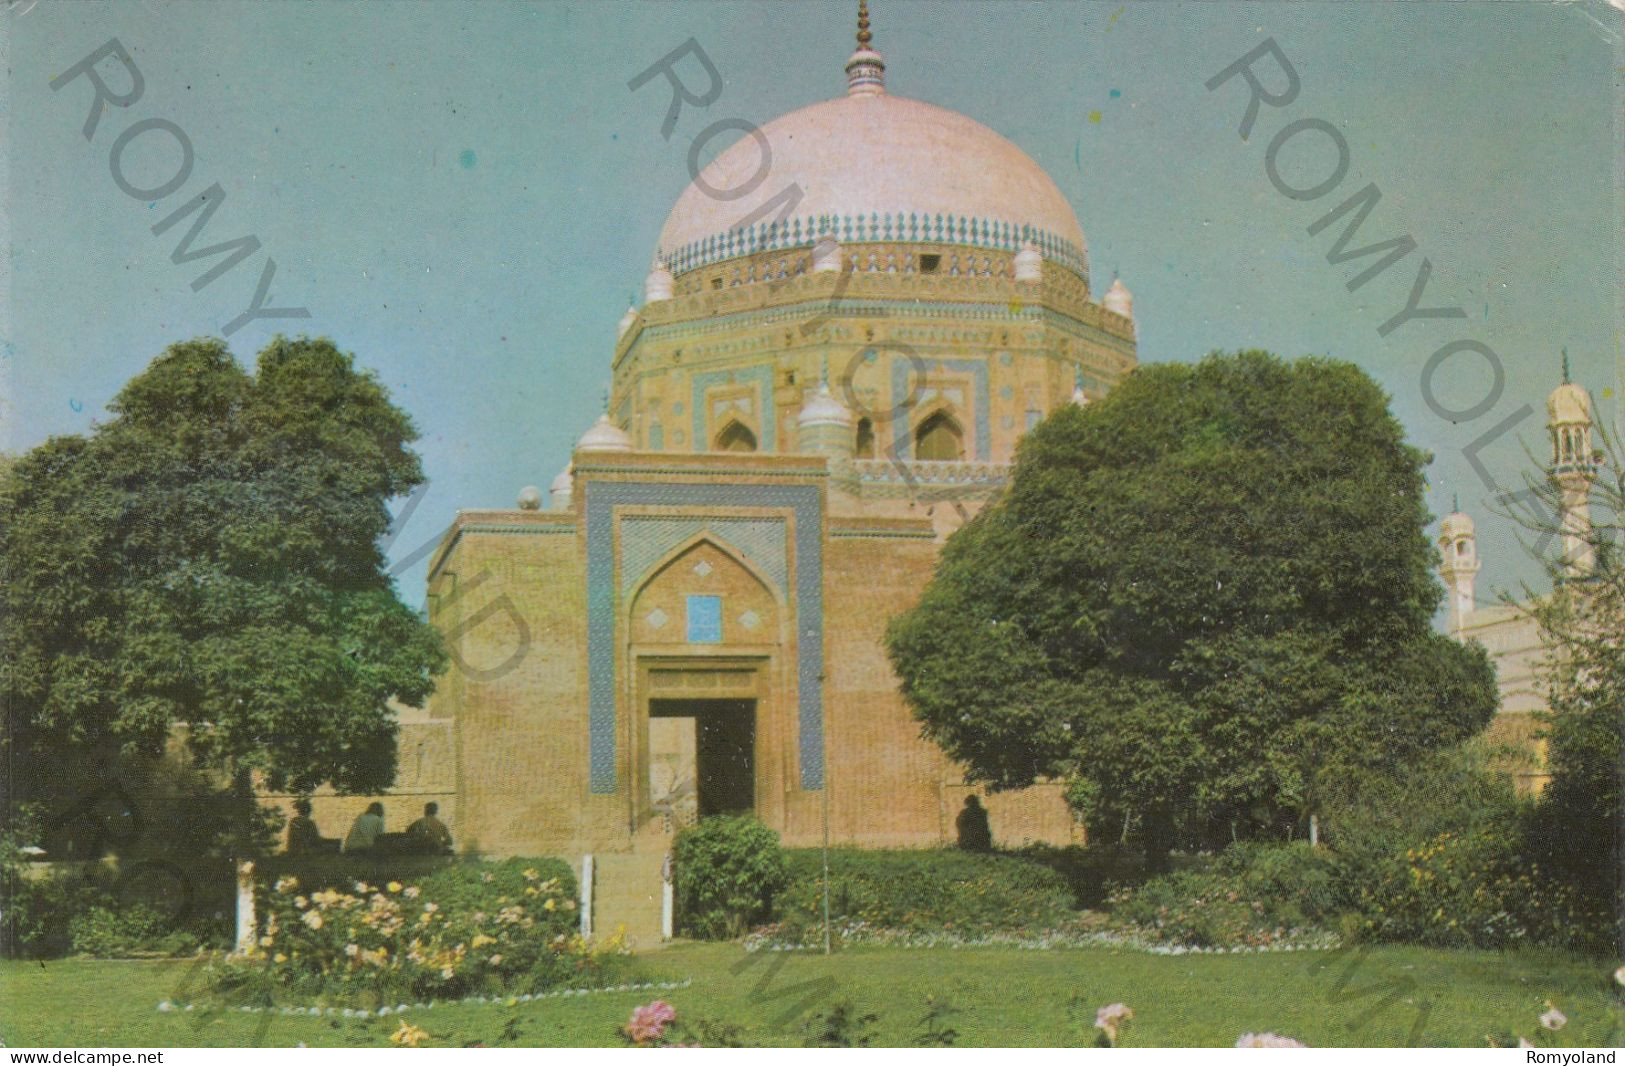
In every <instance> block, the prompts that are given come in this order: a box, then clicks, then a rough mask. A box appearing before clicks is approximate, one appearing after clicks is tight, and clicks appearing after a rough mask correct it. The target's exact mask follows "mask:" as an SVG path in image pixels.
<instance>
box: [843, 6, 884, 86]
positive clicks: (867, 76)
mask: <svg viewBox="0 0 1625 1066" xmlns="http://www.w3.org/2000/svg"><path fill="white" fill-rule="evenodd" d="M874 39H875V35H874V34H872V33H870V32H869V0H858V50H857V51H856V52H853V53H852V58H850V59H848V60H847V61H846V92H847V95H849V96H874V95H876V94H877V93H883V92H885V91H886V58H885V57H884V56H882V55H881V54H880V53H879V52H877V51H875V50H874V48H873V47H872V45H871V43H870V42H872V41H873V40H874Z"/></svg>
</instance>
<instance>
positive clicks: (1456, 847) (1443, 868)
mask: <svg viewBox="0 0 1625 1066" xmlns="http://www.w3.org/2000/svg"><path fill="white" fill-rule="evenodd" d="M1515 848H1516V841H1515V840H1507V839H1498V838H1495V837H1492V836H1489V835H1488V834H1482V833H1459V832H1453V831H1448V830H1447V831H1445V832H1442V833H1439V834H1437V835H1435V836H1433V837H1432V838H1430V839H1428V840H1425V841H1422V842H1420V843H1418V844H1416V845H1415V846H1413V847H1408V848H1406V849H1405V850H1404V852H1402V853H1400V854H1397V855H1394V856H1391V857H1389V858H1387V859H1386V860H1383V861H1379V862H1377V863H1374V864H1373V865H1372V867H1371V868H1370V869H1368V870H1366V871H1364V872H1363V874H1362V875H1361V876H1360V877H1358V878H1357V879H1354V880H1353V885H1352V892H1351V896H1352V898H1351V902H1352V903H1353V904H1354V906H1355V908H1356V909H1357V910H1358V912H1359V918H1358V922H1357V925H1356V927H1355V930H1354V931H1356V932H1358V933H1359V934H1360V935H1362V936H1365V937H1369V938H1370V939H1373V940H1392V941H1405V942H1415V943H1422V944H1436V945H1440V946H1478V947H1503V946H1507V945H1511V944H1517V943H1525V942H1539V943H1562V942H1563V941H1564V939H1565V936H1566V934H1565V932H1564V930H1565V928H1570V929H1573V928H1582V927H1583V926H1584V922H1583V921H1582V920H1581V919H1580V918H1579V917H1578V916H1577V915H1576V913H1575V908H1574V904H1573V901H1572V899H1571V895H1572V894H1571V893H1570V892H1569V891H1568V890H1567V889H1566V888H1564V887H1563V886H1562V885H1559V884H1556V883H1554V882H1552V881H1551V880H1549V879H1547V878H1544V877H1542V876H1541V874H1540V871H1539V870H1538V869H1537V868H1535V867H1534V866H1532V865H1531V866H1527V867H1526V866H1524V865H1523V864H1522V863H1521V862H1520V860H1519V858H1518V856H1517V855H1516V852H1515Z"/></svg>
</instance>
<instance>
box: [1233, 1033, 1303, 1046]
mask: <svg viewBox="0 0 1625 1066" xmlns="http://www.w3.org/2000/svg"><path fill="white" fill-rule="evenodd" d="M1236 1046H1237V1047H1308V1046H1309V1045H1308V1044H1305V1043H1303V1042H1302V1041H1299V1040H1294V1039H1292V1038H1291V1037H1290V1036H1277V1035H1276V1034H1275V1033H1242V1034H1241V1039H1240V1040H1237V1041H1236Z"/></svg>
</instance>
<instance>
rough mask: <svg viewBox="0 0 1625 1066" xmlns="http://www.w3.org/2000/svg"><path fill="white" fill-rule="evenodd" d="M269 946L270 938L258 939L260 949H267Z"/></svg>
mask: <svg viewBox="0 0 1625 1066" xmlns="http://www.w3.org/2000/svg"><path fill="white" fill-rule="evenodd" d="M271 944H272V938H271V937H268V936H262V937H260V947H262V948H268V947H270V946H271Z"/></svg>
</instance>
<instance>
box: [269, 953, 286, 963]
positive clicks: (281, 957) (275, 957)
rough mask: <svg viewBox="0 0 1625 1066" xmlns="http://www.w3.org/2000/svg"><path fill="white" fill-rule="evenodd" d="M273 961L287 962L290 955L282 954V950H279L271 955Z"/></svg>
mask: <svg viewBox="0 0 1625 1066" xmlns="http://www.w3.org/2000/svg"><path fill="white" fill-rule="evenodd" d="M271 961H272V962H287V961H288V956H286V955H284V954H282V952H280V951H279V952H277V953H276V954H275V955H272V956H271Z"/></svg>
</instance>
